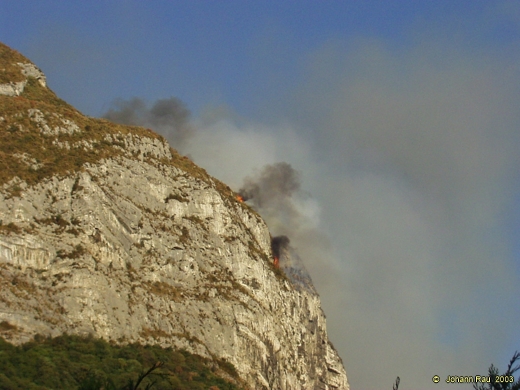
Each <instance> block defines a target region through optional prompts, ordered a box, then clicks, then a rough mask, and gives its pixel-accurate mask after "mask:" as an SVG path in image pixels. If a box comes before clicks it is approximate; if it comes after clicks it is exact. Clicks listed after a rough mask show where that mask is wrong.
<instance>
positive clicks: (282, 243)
mask: <svg viewBox="0 0 520 390" xmlns="http://www.w3.org/2000/svg"><path fill="white" fill-rule="evenodd" d="M289 243H290V240H289V237H287V236H277V237H273V238H272V239H271V251H272V252H273V264H274V266H275V267H276V268H278V267H279V266H280V256H281V252H282V250H284V249H286V248H287V247H288V246H289Z"/></svg>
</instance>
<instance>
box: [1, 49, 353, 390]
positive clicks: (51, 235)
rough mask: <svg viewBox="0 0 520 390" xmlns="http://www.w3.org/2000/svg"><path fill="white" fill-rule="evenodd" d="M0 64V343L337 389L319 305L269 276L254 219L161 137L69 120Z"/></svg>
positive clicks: (26, 77)
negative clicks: (171, 355) (187, 360)
mask: <svg viewBox="0 0 520 390" xmlns="http://www.w3.org/2000/svg"><path fill="white" fill-rule="evenodd" d="M0 52H1V54H0V61H1V62H2V63H1V64H0V73H1V72H2V71H3V72H4V74H2V76H1V77H0V84H1V85H0V87H1V88H0V94H2V96H0V162H1V164H2V168H1V171H0V284H1V288H0V324H3V326H1V327H0V334H1V336H2V337H4V338H5V339H7V340H9V341H11V342H14V343H22V342H24V341H27V340H29V339H30V338H32V337H33V336H34V335H35V334H37V333H39V334H48V335H59V334H61V333H64V332H68V333H77V334H93V335H96V336H99V337H103V338H105V339H107V340H113V341H115V342H118V343H126V342H134V341H136V342H140V343H153V344H156V343H157V344H161V345H163V346H173V347H177V348H184V349H186V350H188V351H190V352H193V353H197V354H200V355H203V356H206V357H210V358H211V357H218V358H224V359H226V360H227V361H229V362H230V363H232V364H233V365H234V366H235V367H236V369H237V371H238V373H239V374H240V377H241V378H242V379H243V380H244V381H245V382H246V383H247V384H248V386H249V387H250V388H252V389H285V390H289V389H295V390H296V389H298V390H299V389H348V383H347V378H346V374H345V370H344V368H343V364H342V361H341V359H340V358H339V356H338V354H337V352H336V350H335V349H334V347H333V346H332V345H331V343H330V342H329V340H328V337H327V331H326V325H325V316H324V314H323V311H322V309H321V306H320V299H319V296H318V295H317V294H316V292H315V290H314V288H313V287H312V284H311V283H310V279H309V278H308V276H307V275H303V276H301V275H300V274H298V275H300V276H298V275H297V276H296V277H295V276H294V275H295V273H294V270H288V272H287V273H288V275H289V276H286V274H285V273H284V272H283V271H281V270H278V269H276V268H275V267H274V266H273V261H272V254H271V237H270V235H269V231H268V228H267V226H266V224H265V222H264V221H263V220H262V219H261V217H260V216H259V215H258V214H257V213H256V212H255V211H254V210H252V209H251V208H250V207H249V206H247V205H246V204H244V203H241V202H238V201H237V200H236V199H235V194H234V193H233V192H232V191H231V190H230V189H229V188H228V187H227V186H226V185H224V184H223V183H221V182H219V181H218V180H216V179H214V178H212V177H210V176H209V175H208V174H207V173H206V172H205V171H204V170H203V169H201V168H199V167H197V166H196V165H194V164H193V163H192V162H191V161H190V160H188V159H187V158H184V157H181V156H179V155H178V154H177V152H175V151H174V150H173V149H171V148H170V147H169V145H168V144H167V142H166V141H165V140H164V139H163V138H162V137H160V136H158V135H157V134H155V133H153V132H151V131H150V130H146V129H143V128H137V127H128V126H121V125H115V124H112V123H110V122H108V121H104V120H99V119H93V118H88V117H85V116H83V115H81V113H79V112H78V111H77V110H75V109H74V108H73V107H71V106H69V105H67V104H66V103H65V102H63V101H61V100H60V99H58V98H57V97H56V96H55V95H54V94H53V93H52V91H50V90H49V89H48V88H47V87H46V84H45V76H44V75H43V73H41V71H39V70H38V68H36V67H35V66H34V65H32V64H31V63H30V62H29V61H28V60H27V59H25V58H23V57H22V56H21V55H20V54H19V53H16V52H14V51H13V50H11V49H9V48H8V47H7V46H5V45H0ZM2 68H3V69H2ZM17 72H18V73H17ZM22 85H23V86H22ZM7 86H11V87H12V88H13V91H15V92H13V93H11V90H10V89H9V88H10V87H7ZM5 91H7V93H6V92H5ZM285 255H286V256H291V254H290V253H289V252H287V253H286V254H285ZM292 256H294V255H292ZM289 271H291V272H289ZM291 275H292V276H291Z"/></svg>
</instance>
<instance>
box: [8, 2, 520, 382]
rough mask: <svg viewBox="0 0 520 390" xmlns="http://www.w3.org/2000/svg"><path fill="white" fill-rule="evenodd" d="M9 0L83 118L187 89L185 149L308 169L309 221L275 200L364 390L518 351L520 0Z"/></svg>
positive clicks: (21, 41)
mask: <svg viewBox="0 0 520 390" xmlns="http://www.w3.org/2000/svg"><path fill="white" fill-rule="evenodd" d="M1 5H2V12H1V13H0V39H1V40H2V41H3V42H4V43H6V44H7V45H9V46H11V47H13V48H15V49H16V50H18V51H20V52H21V53H22V54H24V55H25V56H27V57H28V58H30V59H31V60H32V61H33V62H34V63H36V64H37V65H38V66H39V67H40V68H41V69H42V70H43V71H44V72H45V74H46V75H47V79H48V84H49V86H50V87H51V88H52V89H53V90H54V91H55V92H56V93H57V94H58V95H59V96H60V97H61V98H63V99H65V100H67V101H68V102H70V103H71V104H73V105H74V106H76V107H77V108H78V109H80V110H81V111H82V112H84V113H85V114H88V115H91V116H101V115H102V114H103V113H105V112H106V111H107V110H108V109H109V108H110V107H112V104H113V102H114V100H115V99H118V98H121V99H130V98H132V97H139V98H141V99H144V100H145V101H147V102H148V103H149V104H152V103H153V102H154V101H155V100H157V99H164V98H169V97H171V96H175V97H177V98H179V99H181V100H182V101H183V102H184V103H185V104H186V106H187V107H188V108H189V109H190V110H191V112H192V123H193V126H194V127H195V129H196V132H195V135H194V136H193V137H192V138H191V139H189V140H188V141H187V143H186V144H185V145H184V146H183V148H184V149H183V150H181V152H183V153H186V154H189V155H190V156H191V157H192V158H193V159H194V161H195V162H196V163H198V164H200V165H202V166H203V167H204V168H206V169H207V170H208V171H209V172H210V173H211V174H213V175H214V176H216V177H218V178H220V179H222V180H224V181H225V182H226V183H228V184H229V185H230V186H232V187H233V188H235V189H238V188H239V187H240V185H241V183H242V180H243V178H244V177H245V176H248V175H251V174H254V172H255V170H258V169H261V168H262V166H264V165H265V164H271V163H274V162H277V161H287V162H289V163H290V164H291V165H292V166H293V167H294V168H295V169H296V170H298V171H299V172H301V175H302V187H303V188H302V191H301V193H300V194H299V195H298V196H297V197H295V198H294V199H291V202H293V206H294V208H295V209H296V210H298V218H292V219H283V218H282V217H280V215H279V214H280V213H277V211H276V210H263V215H264V217H265V218H266V220H267V222H268V224H269V226H270V228H271V229H272V231H273V232H274V233H275V234H281V233H283V234H288V235H289V236H290V237H291V240H292V241H291V242H292V243H293V244H294V245H295V246H296V248H297V250H298V251H299V253H300V254H301V257H302V258H303V260H304V261H305V262H306V265H307V268H308V269H309V271H310V272H311V275H312V277H313V279H314V281H315V284H316V285H317V288H318V290H319V292H320V295H321V297H322V301H323V307H324V309H325V312H326V314H327V321H328V328H329V333H330V336H331V339H332V341H333V343H334V344H335V345H336V347H337V348H338V350H339V352H340V355H341V356H342V358H343V361H344V363H345V367H346V369H347V374H348V376H349V380H350V382H351V386H352V388H353V389H370V388H390V387H391V384H392V381H393V380H394V379H395V377H396V376H397V375H399V376H400V377H401V386H400V388H401V389H402V390H406V389H412V388H413V389H417V388H435V389H442V388H443V385H442V384H438V385H435V386H433V384H432V383H431V377H432V376H433V375H435V374H438V375H440V376H441V377H442V376H443V375H444V376H445V375H448V374H454V373H458V374H461V375H475V374H482V373H483V372H485V371H486V370H487V367H488V366H489V364H490V363H495V364H496V365H498V366H499V367H505V365H506V364H507V362H508V359H509V358H510V357H511V356H512V354H513V352H514V351H515V350H516V349H520V326H519V325H518V324H519V323H520V321H519V320H520V303H519V301H518V296H519V292H520V291H519V290H520V289H519V287H518V286H519V285H520V283H519V282H520V244H519V242H520V240H519V239H518V238H519V233H520V188H519V182H520V180H519V176H518V167H519V163H520V152H519V151H520V148H519V147H518V146H519V142H518V141H519V137H520V130H519V128H520V127H519V126H520V112H518V104H517V102H518V101H519V97H520V82H519V80H520V77H519V76H520V75H519V65H518V64H520V61H519V57H520V45H519V43H520V3H518V2H517V1H493V2H489V1H462V0H461V1H456V0H455V1H454V0H450V1H444V0H438V1H422V0H419V1H417V0H416V1H392V2H389V1H298V2H296V1H219V2H217V1H148V2H138V1H98V2H95V4H90V3H86V2H63V1H44V2H42V1H23V2H20V1H10V0H4V1H2V2H1ZM165 135H166V136H168V134H167V133H165ZM173 146H176V145H173ZM461 388H462V387H461Z"/></svg>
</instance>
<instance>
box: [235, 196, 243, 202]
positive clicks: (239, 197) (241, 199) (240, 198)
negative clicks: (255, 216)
mask: <svg viewBox="0 0 520 390" xmlns="http://www.w3.org/2000/svg"><path fill="white" fill-rule="evenodd" d="M235 198H237V200H238V201H239V202H240V203H242V202H244V197H243V196H242V195H238V194H237V195H236V196H235Z"/></svg>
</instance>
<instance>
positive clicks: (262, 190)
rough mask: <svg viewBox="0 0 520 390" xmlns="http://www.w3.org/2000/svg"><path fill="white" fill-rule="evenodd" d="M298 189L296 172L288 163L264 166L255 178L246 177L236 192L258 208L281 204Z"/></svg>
mask: <svg viewBox="0 0 520 390" xmlns="http://www.w3.org/2000/svg"><path fill="white" fill-rule="evenodd" d="M299 189H300V178H299V174H298V172H296V170H295V169H294V168H293V167H292V166H291V165H290V164H288V163H286V162H280V163H276V164H273V165H266V166H265V167H264V168H263V169H262V171H261V172H260V173H259V174H258V175H257V176H256V177H247V178H246V179H245V181H244V185H243V187H242V188H241V189H240V190H239V191H238V192H239V194H240V195H242V197H243V198H244V200H246V201H247V200H251V202H252V203H253V204H255V205H256V206H258V207H260V208H261V207H265V206H266V205H268V204H272V203H274V202H283V201H284V200H286V199H287V198H289V197H291V196H292V195H293V194H294V193H295V192H296V191H298V190H299Z"/></svg>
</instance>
